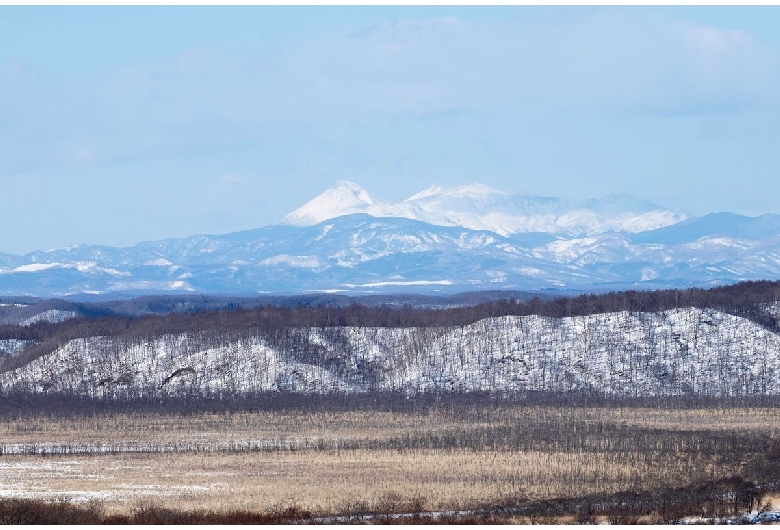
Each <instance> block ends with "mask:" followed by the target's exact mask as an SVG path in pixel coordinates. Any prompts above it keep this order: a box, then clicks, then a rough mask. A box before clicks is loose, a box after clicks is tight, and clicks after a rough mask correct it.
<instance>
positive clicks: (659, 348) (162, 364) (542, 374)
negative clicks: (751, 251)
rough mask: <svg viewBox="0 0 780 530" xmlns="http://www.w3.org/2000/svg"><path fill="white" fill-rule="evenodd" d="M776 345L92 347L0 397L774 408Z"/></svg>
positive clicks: (758, 335)
mask: <svg viewBox="0 0 780 530" xmlns="http://www.w3.org/2000/svg"><path fill="white" fill-rule="evenodd" d="M778 373H780V336H778V335H777V334H775V333H773V332H771V331H768V330H767V329H764V328H762V327H761V326H759V325H757V324H755V323H754V322H752V321H750V320H747V319H744V318H741V317H737V316H733V315H730V314H726V313H722V312H719V311H716V310H710V309H694V308H688V309H676V310H670V311H664V312H658V313H629V312H618V313H605V314H596V315H591V316H583V317H571V318H549V317H540V316H527V317H512V316H506V317H498V318H489V319H485V320H481V321H478V322H476V323H474V324H471V325H468V326H462V327H450V328H359V327H338V328H297V329H296V328H293V329H288V330H286V332H285V333H284V334H276V335H275V334H270V335H264V334H262V333H261V332H259V331H256V330H255V331H251V332H248V333H246V334H245V335H244V336H242V337H234V338H227V337H225V336H223V335H221V334H209V333H207V332H200V333H188V334H182V335H166V336H162V337H159V338H157V339H152V340H138V341H132V342H125V341H122V340H119V339H107V338H103V337H92V338H86V339H77V340H72V341H70V342H68V343H67V344H65V345H64V346H62V347H60V348H59V349H58V350H56V351H55V352H53V353H51V354H49V355H46V356H44V357H42V358H40V359H38V360H36V361H33V362H32V363H30V364H28V365H26V366H24V367H22V368H19V369H16V370H14V371H12V372H7V373H4V374H0V387H1V388H2V389H3V390H26V391H37V392H43V391H61V392H76V393H81V394H85V395H105V394H113V393H121V394H125V395H130V396H140V395H157V394H169V393H179V392H196V393H201V394H218V393H223V394H224V393H236V392H239V393H240V392H257V391H267V390H291V391H298V392H333V391H339V392H344V391H347V392H363V391H368V390H372V389H373V390H399V391H404V392H409V393H414V392H423V391H426V392H427V391H451V390H454V391H491V392H517V391H525V390H553V391H570V390H584V391H595V392H599V393H603V394H607V395H623V396H658V395H680V394H699V395H743V394H748V395H755V394H769V395H780V378H778V377H777V374H778Z"/></svg>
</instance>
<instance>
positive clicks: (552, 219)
mask: <svg viewBox="0 0 780 530" xmlns="http://www.w3.org/2000/svg"><path fill="white" fill-rule="evenodd" d="M354 213H365V214H369V215H372V216H374V217H403V218H407V219H414V220H417V221H423V222H426V223H430V224H434V225H439V226H460V227H463V228H469V229H472V230H490V231H493V232H496V233H497V234H501V235H505V236H506V235H510V234H516V233H526V232H545V233H549V234H556V235H567V236H577V235H594V234H602V233H606V232H615V231H617V232H627V233H637V232H643V231H647V230H655V229H657V228H661V227H665V226H669V225H671V224H674V223H678V222H680V221H683V220H685V219H686V218H687V216H686V215H685V214H684V213H682V212H672V211H668V210H664V209H662V208H660V207H659V206H656V205H654V204H651V203H647V202H642V201H637V200H635V199H633V198H632V197H630V196H628V195H617V196H612V197H605V198H602V199H594V200H589V201H584V202H575V201H568V200H565V199H557V198H552V197H535V196H529V195H520V194H511V193H507V192H503V191H500V190H497V189H495V188H491V187H490V186H485V185H482V184H472V185H468V186H460V187H457V188H452V189H443V188H440V187H430V188H428V189H426V190H424V191H422V192H420V193H417V194H415V195H413V196H411V197H409V198H408V199H406V200H405V201H402V202H400V203H395V204H392V203H388V202H384V201H381V200H379V199H377V198H375V197H373V196H372V195H370V194H369V193H368V192H367V191H366V190H365V189H363V188H361V187H360V186H359V185H357V184H354V183H352V182H348V181H340V182H338V183H337V184H336V185H335V186H334V187H332V188H330V189H328V190H326V191H325V192H324V193H322V194H321V195H319V196H318V197H316V198H314V199H313V200H311V201H309V202H308V203H306V204H305V205H303V206H302V207H300V208H299V209H297V210H295V211H294V212H292V213H290V214H288V215H287V216H285V217H283V218H282V219H281V220H280V221H278V223H279V224H287V225H293V226H310V225H314V224H317V223H320V222H322V221H326V220H328V219H333V218H336V217H339V216H342V215H350V214H354Z"/></svg>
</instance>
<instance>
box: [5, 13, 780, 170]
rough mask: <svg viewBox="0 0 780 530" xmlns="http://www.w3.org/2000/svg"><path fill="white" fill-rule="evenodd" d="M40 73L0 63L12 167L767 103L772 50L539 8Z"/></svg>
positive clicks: (633, 19)
mask: <svg viewBox="0 0 780 530" xmlns="http://www.w3.org/2000/svg"><path fill="white" fill-rule="evenodd" d="M44 74H45V73H38V75H36V73H35V72H31V71H29V70H26V69H23V68H21V67H19V66H18V65H17V66H11V67H5V68H3V70H2V71H0V81H2V88H1V89H0V111H2V113H3V114H4V115H6V116H11V117H12V124H11V125H10V126H7V127H5V128H3V127H2V126H0V135H2V139H3V141H4V142H5V143H6V144H9V143H10V144H11V145H13V144H14V143H17V142H18V140H17V138H18V137H19V132H20V131H19V128H20V127H21V128H22V129H23V132H22V135H25V134H26V135H27V140H26V141H27V142H28V147H23V148H21V149H16V150H13V153H10V154H9V153H6V155H5V157H7V158H10V159H13V160H15V161H17V162H18V163H19V164H21V165H23V163H22V160H27V161H28V162H30V163H31V164H33V163H34V160H36V159H37V160H40V159H53V160H56V161H64V162H68V163H75V164H78V163H82V164H84V163H95V162H100V163H106V162H110V161H112V160H122V159H126V158H133V157H155V156H162V157H165V156H172V157H175V156H186V155H187V154H188V153H199V152H202V151H204V150H222V149H233V148H236V147H237V146H241V145H242V144H243V143H245V142H247V141H248V140H249V139H256V138H263V137H271V136H273V135H276V134H279V131H284V130H290V129H300V128H308V127H323V126H325V127H327V126H342V125H344V124H354V123H364V122H373V121H376V120H386V119H393V120H395V119H403V118H408V117H415V116H421V115H427V114H435V113H443V112H452V111H458V110H464V109H465V110H480V109H501V108H502V107H507V106H511V107H513V108H519V109H525V110H527V111H529V112H536V113H539V112H555V111H566V112H601V113H620V112H647V113H657V114H706V113H712V112H723V111H734V110H740V109H745V108H752V107H769V108H770V109H771V110H772V111H773V112H775V111H777V108H778V93H780V91H778V90H776V89H777V87H778V85H780V53H779V51H778V50H776V49H772V48H768V47H767V46H764V45H762V44H761V43H760V42H758V41H757V40H755V39H754V38H752V37H751V36H750V35H749V34H746V33H744V32H740V31H733V30H728V29H721V28H713V27H705V26H697V25H693V24H689V23H685V22H680V21H675V20H669V19H665V18H662V17H660V16H646V13H644V12H641V13H640V12H639V11H635V10H615V9H603V10H574V11H569V10H552V11H545V12H541V13H537V12H534V13H533V14H530V15H529V16H527V17H521V18H517V19H514V20H506V21H500V22H491V23H485V22H482V23H478V22H473V21H469V20H462V19H458V18H452V17H444V18H437V19H430V20H416V19H408V18H407V19H399V20H395V21H392V22H387V23H383V24H381V25H379V26H376V27H374V28H373V29H371V30H368V31H360V32H342V33H335V34H327V35H319V36H315V37H313V38H312V39H311V40H309V41H308V42H302V43H300V44H299V46H298V47H297V48H295V49H289V50H287V51H286V52H284V53H282V54H279V55H278V56H277V57H275V58H274V59H273V60H271V61H258V60H256V59H254V58H252V57H250V56H237V55H231V54H228V53H226V52H224V51H221V50H219V49H217V48H206V49H196V50H191V51H189V52H187V53H185V54H183V55H181V56H179V57H177V58H174V59H172V60H169V61H163V62H158V63H155V64H142V65H134V66H123V67H119V68H117V69H116V70H115V71H113V72H112V73H111V74H110V75H108V76H104V77H102V78H99V79H83V80H81V81H80V82H78V83H75V84H68V85H56V84H54V85H53V84H52V83H51V82H46V81H44V79H45V75H44ZM33 140H34V142H33ZM31 143H35V145H36V147H33V148H31V147H29V145H30V144H31ZM74 146H77V147H74ZM86 154H88V156H86ZM13 160H11V161H13ZM7 162H10V161H8V160H7ZM12 165H13V164H12Z"/></svg>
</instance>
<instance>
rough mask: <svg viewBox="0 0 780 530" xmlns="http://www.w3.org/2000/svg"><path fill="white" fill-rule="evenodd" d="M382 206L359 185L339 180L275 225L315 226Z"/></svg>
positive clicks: (381, 202) (379, 201) (380, 202)
mask: <svg viewBox="0 0 780 530" xmlns="http://www.w3.org/2000/svg"><path fill="white" fill-rule="evenodd" d="M382 204H385V203H384V202H383V201H381V200H379V199H377V198H376V197H374V196H373V195H371V194H370V193H368V192H367V191H366V190H365V189H364V188H363V187H362V186H360V185H359V184H355V183H354V182H350V181H348V180H340V181H338V182H336V184H335V185H334V186H333V187H331V188H328V189H327V190H325V191H324V192H322V193H321V194H319V195H318V196H317V197H315V198H314V199H312V200H310V201H309V202H307V203H306V204H304V205H303V206H301V207H300V208H298V209H297V210H295V211H293V212H291V213H289V214H287V215H286V216H284V217H283V218H282V219H280V220H279V221H277V223H276V224H285V225H293V226H309V225H315V224H317V223H321V222H322V221H326V220H328V219H333V218H334V217H341V216H342V215H350V214H354V213H366V212H367V211H368V210H369V209H370V208H371V207H373V206H377V205H382Z"/></svg>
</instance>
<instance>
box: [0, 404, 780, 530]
mask: <svg viewBox="0 0 780 530" xmlns="http://www.w3.org/2000/svg"><path fill="white" fill-rule="evenodd" d="M779 435H780V407H752V408H751V407H711V408H709V407H708V408H675V409H671V408H659V407H639V406H626V407H618V406H591V407H585V406H583V407H562V406H552V405H550V406H547V405H533V406H531V405H522V404H508V403H507V404H499V405H491V406H482V407H476V406H474V407H471V406H470V407H446V406H442V407H437V406H431V407H427V408H425V410H422V411H415V412H387V411H346V412H344V411H341V412H328V411H314V412H312V411H295V410H292V411H281V412H269V411H257V412H225V413H206V412H201V413H195V414H177V413H164V412H154V413H153V412H146V413H117V412H106V413H98V414H84V415H80V414H73V415H65V416H60V417H45V416H34V415H33V416H29V415H26V416H23V417H18V418H13V417H11V418H6V419H5V420H4V421H3V422H2V424H0V450H2V452H3V453H4V454H2V455H0V499H10V498H14V499H22V498H24V499H35V500H41V501H52V502H55V501H56V502H61V501H68V502H71V503H74V504H79V505H82V504H83V505H85V506H91V507H92V508H94V507H95V506H99V507H100V510H101V512H105V513H108V514H127V513H131V512H133V511H134V510H135V511H137V510H139V509H141V508H143V507H144V506H150V505H152V506H155V507H159V508H165V509H174V510H182V511H193V510H208V511H213V512H227V511H231V510H244V511H250V512H261V513H266V512H271V511H280V510H283V509H285V508H289V507H293V506H294V507H296V508H297V509H300V510H307V511H311V512H313V513H315V514H317V515H319V516H327V515H343V514H352V513H368V512H377V513H384V512H387V513H390V512H404V511H410V510H475V509H476V510H479V509H485V508H490V507H502V506H518V505H522V504H528V503H539V502H542V501H549V500H552V499H573V498H583V497H586V496H596V497H598V496H602V497H604V498H606V497H608V496H610V495H617V494H624V493H626V492H641V493H643V494H646V493H648V492H663V491H672V490H674V489H675V488H684V487H689V488H693V487H695V486H696V485H700V484H705V483H708V482H710V483H711V482H713V481H719V480H723V479H727V478H729V477H735V476H738V477H740V478H742V479H744V480H749V481H751V482H752V483H754V484H755V485H758V486H762V487H764V490H762V494H761V495H762V496H763V497H764V499H769V498H770V497H769V495H770V493H771V491H774V490H775V489H777V488H776V485H775V486H774V487H770V486H771V484H772V481H773V478H774V480H775V481H780V476H778V475H777V471H778V470H777V469H774V468H772V466H771V462H772V461H773V459H774V458H775V457H774V454H775V453H774V452H775V451H778V448H780V445H778V436H779ZM19 452H22V453H26V454H15V453H19ZM521 522H522V521H521Z"/></svg>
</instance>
